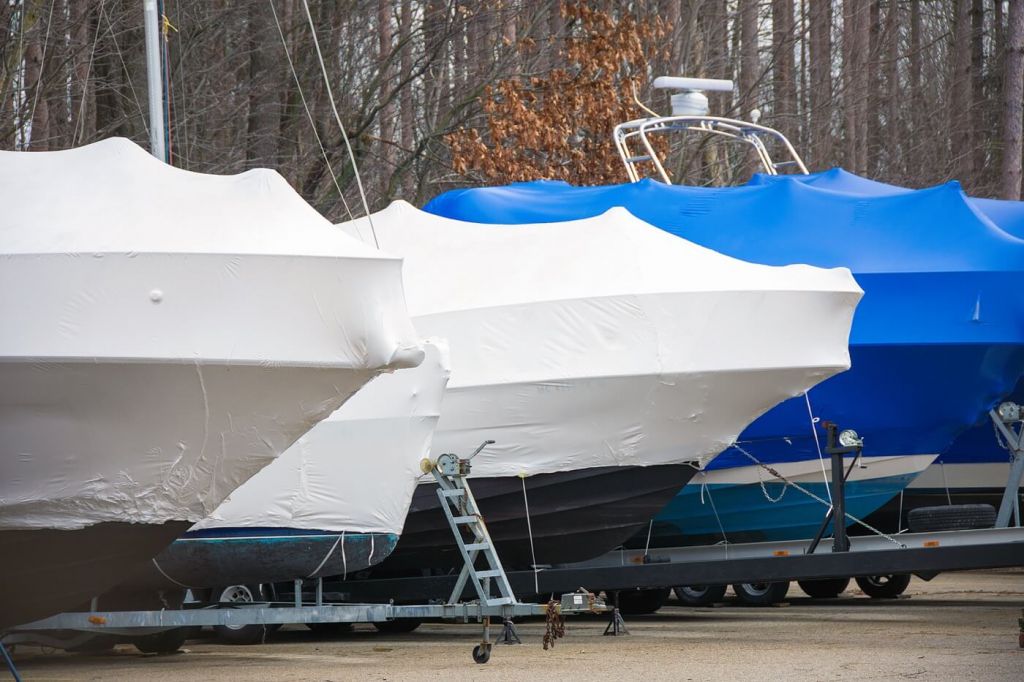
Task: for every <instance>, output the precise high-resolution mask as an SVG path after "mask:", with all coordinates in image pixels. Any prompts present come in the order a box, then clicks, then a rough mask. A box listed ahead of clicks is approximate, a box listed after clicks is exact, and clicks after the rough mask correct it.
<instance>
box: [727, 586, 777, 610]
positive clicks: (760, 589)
mask: <svg viewBox="0 0 1024 682" xmlns="http://www.w3.org/2000/svg"><path fill="white" fill-rule="evenodd" d="M732 591H733V592H735V593H736V597H737V598H738V599H739V600H740V601H741V602H743V603H744V604H748V605H750V606H770V605H772V604H777V603H779V602H780V601H783V600H784V599H785V598H786V593H788V592H789V583H788V582H780V583H737V584H735V585H733V586H732Z"/></svg>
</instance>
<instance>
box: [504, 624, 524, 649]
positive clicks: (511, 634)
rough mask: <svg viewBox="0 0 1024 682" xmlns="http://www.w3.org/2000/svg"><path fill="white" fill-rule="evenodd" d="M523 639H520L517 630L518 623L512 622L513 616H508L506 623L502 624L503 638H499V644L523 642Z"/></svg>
mask: <svg viewBox="0 0 1024 682" xmlns="http://www.w3.org/2000/svg"><path fill="white" fill-rule="evenodd" d="M522 643H523V640H521V639H519V633H518V632H516V624H515V623H513V622H512V619H511V618H506V619H505V623H504V624H503V625H502V626H501V639H499V640H498V644H509V645H511V644H522Z"/></svg>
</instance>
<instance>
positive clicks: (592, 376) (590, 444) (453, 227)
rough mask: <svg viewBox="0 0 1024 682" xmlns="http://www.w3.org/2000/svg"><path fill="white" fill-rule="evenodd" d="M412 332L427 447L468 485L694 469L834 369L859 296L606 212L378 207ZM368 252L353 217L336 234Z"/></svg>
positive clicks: (831, 281) (379, 231) (845, 279)
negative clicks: (445, 356) (427, 410)
mask: <svg viewBox="0 0 1024 682" xmlns="http://www.w3.org/2000/svg"><path fill="white" fill-rule="evenodd" d="M372 225H373V228H374V229H375V231H376V237H377V239H378V240H379V242H380V246H381V248H382V249H384V250H386V251H389V252H391V253H396V254H398V255H400V256H402V257H404V259H405V267H404V270H403V275H404V277H405V284H406V291H407V296H408V305H409V312H410V314H411V315H412V316H413V320H414V323H415V325H416V328H417V331H419V332H420V333H422V334H425V335H429V336H441V337H444V338H446V339H447V340H448V342H449V344H450V347H451V362H452V377H451V380H450V381H449V384H448V389H447V391H446V393H445V398H444V403H443V406H442V411H441V419H440V422H439V424H438V429H437V432H436V433H435V436H434V448H433V451H434V452H435V453H441V452H459V453H467V452H470V451H471V450H472V449H473V448H475V447H476V446H477V445H478V444H479V443H480V442H481V441H483V440H484V439H488V438H489V439H493V440H495V441H496V443H495V444H494V445H492V446H489V447H488V448H487V449H485V450H484V451H483V452H482V453H481V454H480V455H479V456H477V457H476V459H474V461H473V475H474V476H486V477H500V476H524V475H525V476H529V475H533V474H540V473H548V472H558V471H568V470H574V469H585V468H590V467H601V466H651V465H659V464H673V463H683V462H692V463H694V464H695V465H698V466H699V465H701V464H703V463H706V462H707V461H708V460H709V459H710V458H712V457H714V456H715V455H716V454H717V453H719V452H720V451H721V450H723V449H724V448H725V447H727V446H728V445H729V444H731V443H732V442H733V441H734V440H735V438H736V437H737V436H738V434H739V433H740V432H741V431H742V430H743V428H744V427H746V426H747V424H749V423H750V422H751V421H752V420H754V419H755V418H756V417H758V416H759V415H760V414H762V413H763V412H765V411H766V410H768V409H769V408H771V407H772V406H774V405H775V404H777V403H779V402H780V401H782V400H785V399H787V398H790V397H793V396H795V395H799V394H801V393H802V392H803V391H805V390H807V389H808V388H810V387H811V386H814V385H815V384H816V383H818V382H820V381H822V380H824V379H826V378H828V377H830V376H832V375H834V374H836V373H838V372H840V371H843V370H845V369H847V368H848V367H849V363H850V357H849V353H848V348H847V343H848V339H849V332H850V325H851V322H852V318H853V313H854V309H855V308H856V305H857V303H858V301H859V300H860V297H861V295H862V291H861V289H860V287H859V286H858V285H857V283H856V282H855V281H854V279H853V277H852V276H851V274H850V272H849V271H848V270H846V269H845V268H837V269H831V270H826V269H821V268H815V267H810V266H806V265H791V266H787V267H770V266H764V265H756V264H752V263H747V262H744V261H740V260H736V259H734V258H730V257H728V256H724V255H722V254H720V253H717V252H714V251H711V250H709V249H706V248H704V247H701V246H698V245H696V244H693V243H691V242H688V241H686V240H683V239H680V238H679V237H676V236H673V235H671V234H668V233H666V232H664V231H662V230H659V229H657V228H655V227H653V226H651V225H649V224H647V223H645V222H643V221H641V220H639V219H638V218H636V217H634V216H633V215H632V214H630V213H629V212H627V211H626V210H625V209H621V208H615V209H612V210H610V211H608V212H607V213H605V214H603V215H601V216H598V217H595V218H590V219H585V220H578V221H571V222H562V223H548V224H542V225H519V226H500V225H477V224H471V223H465V222H460V221H455V220H450V219H446V218H442V217H439V216H435V215H432V214H427V213H425V212H422V211H420V210H418V209H416V208H414V207H412V206H410V205H409V204H407V203H404V202H401V201H399V202H395V203H393V204H391V206H389V207H388V208H387V209H385V210H383V211H380V212H378V213H376V214H374V215H373V216H372ZM341 226H342V227H343V228H344V229H345V230H346V231H347V232H349V233H350V234H352V235H353V236H357V237H359V238H361V239H363V240H364V241H370V242H371V243H372V237H371V234H370V224H369V221H367V219H365V218H364V219H361V220H357V221H353V222H349V223H343V224H342V225H341Z"/></svg>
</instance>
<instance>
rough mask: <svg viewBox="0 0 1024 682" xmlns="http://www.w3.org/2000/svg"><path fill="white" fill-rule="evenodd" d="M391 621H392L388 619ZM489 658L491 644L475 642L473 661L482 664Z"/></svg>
mask: <svg viewBox="0 0 1024 682" xmlns="http://www.w3.org/2000/svg"><path fill="white" fill-rule="evenodd" d="M388 622H392V621H388ZM489 660H491V645H490V644H477V645H476V646H475V647H473V661H474V662H476V663H480V664H481V665H483V664H484V663H486V662H487V661H489Z"/></svg>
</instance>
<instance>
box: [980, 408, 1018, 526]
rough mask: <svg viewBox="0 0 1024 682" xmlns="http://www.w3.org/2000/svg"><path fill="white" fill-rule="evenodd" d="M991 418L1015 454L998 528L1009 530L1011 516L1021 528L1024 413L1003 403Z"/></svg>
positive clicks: (1004, 492) (997, 522)
mask: <svg viewBox="0 0 1024 682" xmlns="http://www.w3.org/2000/svg"><path fill="white" fill-rule="evenodd" d="M988 414H989V417H990V418H991V419H992V423H993V424H994V425H995V427H996V431H997V433H998V434H999V435H1000V436H1001V437H1002V439H1003V440H1005V441H1006V447H1007V448H1008V449H1009V450H1010V452H1012V453H1013V461H1012V464H1011V465H1010V476H1009V478H1008V479H1007V481H1006V488H1005V489H1004V490H1003V499H1002V501H1001V502H1000V503H999V512H998V513H997V514H996V528H1007V527H1009V525H1010V515H1011V514H1012V515H1013V518H1014V525H1015V526H1020V525H1021V523H1020V496H1019V492H1020V481H1021V477H1022V476H1024V412H1022V410H1021V406H1020V405H1018V404H1016V403H1009V402H1007V403H1002V404H1001V405H1000V406H999V407H997V408H996V409H994V410H989V413H988Z"/></svg>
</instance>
